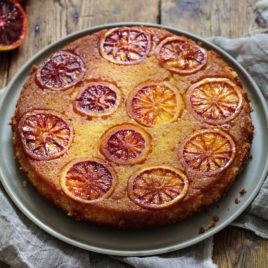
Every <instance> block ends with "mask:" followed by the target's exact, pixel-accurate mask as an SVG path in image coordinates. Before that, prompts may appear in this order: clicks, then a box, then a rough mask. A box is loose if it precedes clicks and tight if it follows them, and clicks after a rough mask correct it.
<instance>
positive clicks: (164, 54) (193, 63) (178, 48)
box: [156, 37, 207, 75]
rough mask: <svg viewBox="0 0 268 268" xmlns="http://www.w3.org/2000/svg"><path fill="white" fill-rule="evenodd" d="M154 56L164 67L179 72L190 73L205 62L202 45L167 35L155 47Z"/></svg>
mask: <svg viewBox="0 0 268 268" xmlns="http://www.w3.org/2000/svg"><path fill="white" fill-rule="evenodd" d="M156 57H157V58H158V59H159V63H160V65H162V66H163V67H164V68H165V69H167V70H170V71H172V72H176V73H179V74H185V75H186V74H192V73H195V72H197V71H198V70H200V69H201V68H203V67H204V66H205V65H206V63H207V53H206V51H205V49H203V48H202V47H200V46H198V45H196V44H193V43H191V42H190V41H188V40H185V39H183V38H181V37H167V38H166V39H164V40H163V41H162V42H161V43H160V44H159V45H158V47H157V48H156Z"/></svg>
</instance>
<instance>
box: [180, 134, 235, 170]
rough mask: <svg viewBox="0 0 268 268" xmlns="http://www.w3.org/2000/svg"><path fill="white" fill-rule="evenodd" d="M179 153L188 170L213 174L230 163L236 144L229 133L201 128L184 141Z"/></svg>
mask: <svg viewBox="0 0 268 268" xmlns="http://www.w3.org/2000/svg"><path fill="white" fill-rule="evenodd" d="M180 154H181V155H180V157H181V158H182V160H183V163H184V165H185V166H186V167H187V168H189V169H190V170H192V171H196V172H199V173H202V174H206V175H213V174H216V173H219V172H221V171H223V170H224V169H226V168H227V167H228V166H229V165H230V164H231V163H232V161H233V160H234V157H235V154H236V146H235V142H234V140H233V139H232V137H231V136H230V135H229V134H227V133H225V132H223V131H221V130H219V129H203V130H199V131H197V132H195V133H194V134H193V135H192V136H190V137H189V138H188V139H187V140H186V141H185V142H184V144H183V146H182V150H181V152H180Z"/></svg>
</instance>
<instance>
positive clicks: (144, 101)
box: [127, 84, 182, 126]
mask: <svg viewBox="0 0 268 268" xmlns="http://www.w3.org/2000/svg"><path fill="white" fill-rule="evenodd" d="M178 95H179V93H178V92H176V91H175V90H172V89H171V88H169V87H167V86H164V85H158V84H151V85H147V86H144V87H142V88H140V89H139V90H137V91H136V92H135V93H134V94H133V95H132V96H131V97H130V99H129V100H128V104H127V107H128V110H129V114H130V116H132V117H133V118H134V119H135V120H136V121H137V122H139V123H140V124H142V125H145V126H154V125H160V124H162V123H164V122H171V121H174V120H175V119H177V117H178V116H179V114H180V111H181V110H182V103H181V102H180V101H179V100H178ZM179 98H180V96H179ZM179 102H180V103H179Z"/></svg>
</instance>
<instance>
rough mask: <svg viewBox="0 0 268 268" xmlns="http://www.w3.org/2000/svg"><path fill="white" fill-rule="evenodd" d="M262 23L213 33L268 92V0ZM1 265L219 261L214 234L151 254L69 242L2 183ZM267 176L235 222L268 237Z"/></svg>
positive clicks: (179, 266)
mask: <svg viewBox="0 0 268 268" xmlns="http://www.w3.org/2000/svg"><path fill="white" fill-rule="evenodd" d="M257 13H258V19H259V23H260V24H261V26H262V27H264V29H262V30H261V31H260V30H256V29H254V27H252V28H251V34H252V33H253V32H254V33H256V32H258V33H257V34H254V35H252V36H251V37H246V38H239V39H234V40H229V39H226V38H220V37H216V38H210V39H209V40H210V41H212V42H214V43H215V44H217V45H218V46H220V47H222V48H223V49H224V50H226V51H227V52H228V53H230V54H231V55H232V56H233V57H234V58H236V59H237V60H238V61H239V62H240V63H241V64H242V65H243V66H244V67H245V68H246V69H247V71H248V72H249V73H250V74H251V75H252V77H253V78H254V79H255V81H256V82H257V83H258V85H259V87H260V89H261V91H262V92H263V94H264V96H265V97H266V98H268V81H267V80H268V35H266V34H259V33H260V32H261V33H265V32H267V29H266V28H267V26H268V23H267V22H268V20H267V18H268V2H267V1H260V2H258V4H257ZM0 204H1V209H0V227H1V228H0V266H1V265H2V264H1V261H2V262H4V263H6V264H8V265H10V266H11V267H16V268H17V267H18V268H20V267H31V268H39V267H40V268H46V267H92V268H105V267H108V268H121V267H122V268H123V267H138V268H150V267H155V268H162V267H163V268H165V267H169V268H184V267H204V268H214V267H216V265H215V264H213V261H212V249H213V239H212V238H210V239H207V240H206V241H203V242H201V243H199V244H197V245H194V246H192V247H189V248H186V249H183V250H179V251H176V252H172V253H168V254H164V255H160V256H151V257H111V256H106V255H102V254H96V253H91V252H87V251H84V250H81V249H77V248H75V247H72V246H69V245H67V244H65V243H63V242H61V241H59V240H57V239H55V238H53V237H51V236H49V235H48V234H46V233H45V232H44V231H42V230H41V229H39V228H38V227H36V226H35V225H34V224H33V223H32V222H31V221H30V220H28V219H27V218H26V217H25V216H23V215H22V213H21V212H20V211H18V209H17V208H16V207H15V206H14V205H13V204H12V202H11V201H10V199H9V198H8V197H7V195H6V194H5V192H4V190H3V189H2V188H1V187H0ZM267 204H268V179H266V181H265V183H264V184H263V186H262V188H261V190H260V192H259V194H258V195H257V197H256V198H255V200H254V201H253V202H252V204H251V205H250V207H249V208H248V209H247V210H246V212H245V213H244V214H243V215H242V216H240V217H239V218H238V219H237V220H236V221H235V222H234V223H233V225H235V226H239V227H242V228H246V229H249V230H252V231H253V232H254V233H256V234H257V235H259V236H261V237H264V238H268V206H267Z"/></svg>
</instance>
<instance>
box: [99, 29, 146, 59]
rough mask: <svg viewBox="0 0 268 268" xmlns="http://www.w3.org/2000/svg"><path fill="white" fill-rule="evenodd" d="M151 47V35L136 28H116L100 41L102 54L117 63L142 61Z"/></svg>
mask: <svg viewBox="0 0 268 268" xmlns="http://www.w3.org/2000/svg"><path fill="white" fill-rule="evenodd" d="M150 49H151V40H150V36H149V35H148V34H147V33H145V32H144V31H142V30H140V29H136V28H115V29H111V30H110V31H108V32H107V33H106V34H105V36H104V38H103V39H102V40H101V43H100V52H101V55H102V56H103V57H104V58H105V59H106V60H108V61H110V62H113V63H116V64H135V63H138V62H141V61H142V60H144V59H145V57H146V56H147V55H148V54H149V52H150Z"/></svg>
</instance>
